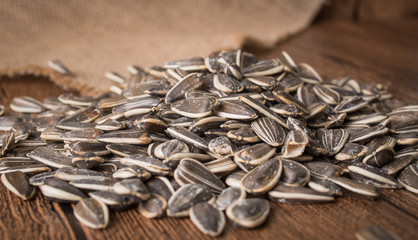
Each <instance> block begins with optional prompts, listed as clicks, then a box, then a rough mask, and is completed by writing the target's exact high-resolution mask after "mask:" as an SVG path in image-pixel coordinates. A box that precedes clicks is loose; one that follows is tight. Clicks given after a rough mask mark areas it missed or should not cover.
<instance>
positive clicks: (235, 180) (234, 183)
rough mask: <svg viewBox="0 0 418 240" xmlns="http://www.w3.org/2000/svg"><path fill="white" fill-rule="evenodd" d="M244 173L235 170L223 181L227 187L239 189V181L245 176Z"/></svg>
mask: <svg viewBox="0 0 418 240" xmlns="http://www.w3.org/2000/svg"><path fill="white" fill-rule="evenodd" d="M245 174H246V172H244V171H242V170H235V171H233V172H232V173H231V174H229V175H228V177H226V179H225V183H226V185H228V186H229V187H235V188H241V179H242V178H243V177H244V176H245Z"/></svg>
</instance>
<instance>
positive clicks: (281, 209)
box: [0, 19, 418, 239]
mask: <svg viewBox="0 0 418 240" xmlns="http://www.w3.org/2000/svg"><path fill="white" fill-rule="evenodd" d="M399 26H403V27H402V28H399ZM248 50H250V51H252V52H254V53H255V54H257V55H258V56H260V58H271V57H278V56H279V55H280V52H281V51H282V50H286V51H287V52H288V53H289V54H290V55H291V56H292V57H293V58H294V60H295V61H297V62H307V63H309V64H310V65H312V66H313V67H314V68H315V69H316V70H317V71H318V72H319V73H320V74H321V75H322V76H324V78H325V79H328V80H329V79H332V78H334V77H342V76H353V77H355V78H356V79H358V80H359V81H360V82H368V83H383V84H387V85H389V89H390V90H391V91H392V92H393V93H394V96H395V97H397V98H400V99H403V100H406V101H408V102H417V101H418V95H417V91H418V69H417V68H416V66H418V21H417V20H416V19H412V20H402V21H395V22H380V23H377V22H376V23H367V24H360V25H356V24H352V23H347V22H338V21H334V22H319V23H317V24H316V25H314V26H313V27H312V28H310V29H309V30H307V31H305V32H304V33H302V34H300V35H298V36H295V37H293V38H292V39H290V40H287V41H286V42H284V43H281V44H280V45H278V46H277V47H275V48H274V49H270V50H268V51H266V50H260V49H248ZM62 92H63V90H61V89H60V88H58V87H56V86H55V85H53V84H52V83H51V82H49V81H48V80H47V79H37V78H33V77H22V78H17V79H0V99H1V103H2V104H4V105H8V104H9V103H10V101H11V99H12V98H13V97H15V96H19V95H28V96H32V97H35V98H37V99H40V100H41V99H43V98H45V97H47V96H58V95H59V94H60V93H62ZM382 192H383V197H382V198H379V199H378V200H369V199H365V198H362V197H359V196H356V195H352V194H350V193H345V196H344V197H343V198H338V199H337V201H336V202H334V203H330V204H320V205H315V204H307V205H288V204H278V203H274V202H271V204H270V206H271V208H272V211H271V214H270V216H269V218H268V220H267V222H266V224H264V225H263V226H262V227H260V228H258V229H256V230H251V231H250V230H243V229H238V228H237V227H235V226H233V225H232V224H231V223H230V222H228V224H227V227H226V229H225V232H224V233H223V235H222V237H221V238H228V239H268V238H270V239H355V237H354V233H355V232H356V231H358V230H359V229H361V228H363V227H365V226H368V225H371V224H376V225H379V226H380V227H382V228H385V229H388V230H389V231H391V232H393V233H395V234H397V235H398V236H400V237H401V238H402V239H415V238H416V236H417V235H418V231H417V230H416V229H417V226H418V196H417V195H415V194H412V193H410V192H407V191H405V190H394V191H391V190H383V191H382ZM110 220H111V221H110V224H109V226H108V228H107V229H105V230H91V229H89V228H87V227H86V226H83V225H81V224H80V223H78V221H77V220H76V219H75V217H74V216H73V214H72V206H71V205H69V204H58V203H51V202H49V201H47V200H46V199H45V198H43V197H42V196H41V194H39V193H38V196H37V197H36V198H35V199H33V200H30V201H22V200H20V199H19V198H18V197H16V196H14V195H13V194H12V193H11V192H9V191H7V190H6V189H5V188H4V186H3V185H1V184H0V233H1V239H196V238H199V239H209V237H206V236H204V235H203V234H201V233H200V232H199V231H198V230H197V229H196V227H195V226H194V225H193V224H192V223H191V221H190V220H189V219H186V218H183V219H174V218H164V219H157V220H148V219H145V218H144V217H142V216H141V215H140V214H139V211H138V209H136V208H133V209H129V210H126V211H122V212H115V211H112V212H111V214H110Z"/></svg>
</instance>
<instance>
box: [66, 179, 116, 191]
mask: <svg viewBox="0 0 418 240" xmlns="http://www.w3.org/2000/svg"><path fill="white" fill-rule="evenodd" d="M69 183H70V184H71V185H73V186H74V187H76V188H78V189H85V190H90V191H111V190H113V185H114V184H115V183H116V180H115V179H113V178H105V179H103V178H97V179H96V178H90V179H78V180H73V181H70V182H69Z"/></svg>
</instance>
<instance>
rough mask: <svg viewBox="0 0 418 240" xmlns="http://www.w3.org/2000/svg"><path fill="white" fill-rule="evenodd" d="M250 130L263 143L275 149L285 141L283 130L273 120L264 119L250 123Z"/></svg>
mask: <svg viewBox="0 0 418 240" xmlns="http://www.w3.org/2000/svg"><path fill="white" fill-rule="evenodd" d="M251 128H252V129H253V130H254V132H255V133H256V134H257V135H258V137H260V138H261V140H263V141H264V142H265V143H267V144H269V145H271V146H274V147H277V146H281V145H282V144H283V143H284V140H285V132H284V130H283V128H282V127H281V126H280V125H279V124H277V122H275V121H274V120H273V119H271V118H268V117H264V118H259V119H257V120H255V121H254V122H252V123H251Z"/></svg>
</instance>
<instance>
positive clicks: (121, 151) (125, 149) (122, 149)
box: [106, 144, 147, 157]
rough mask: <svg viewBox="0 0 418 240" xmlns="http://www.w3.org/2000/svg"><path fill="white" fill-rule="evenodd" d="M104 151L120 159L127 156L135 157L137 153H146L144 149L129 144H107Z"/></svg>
mask: <svg viewBox="0 0 418 240" xmlns="http://www.w3.org/2000/svg"><path fill="white" fill-rule="evenodd" d="M106 149H107V150H109V151H110V152H112V153H114V154H116V155H119V156H122V157H127V156H129V155H135V154H139V153H144V154H146V153H147V149H146V148H144V147H141V146H137V145H129V144H108V145H106Z"/></svg>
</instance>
